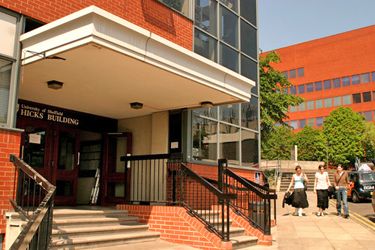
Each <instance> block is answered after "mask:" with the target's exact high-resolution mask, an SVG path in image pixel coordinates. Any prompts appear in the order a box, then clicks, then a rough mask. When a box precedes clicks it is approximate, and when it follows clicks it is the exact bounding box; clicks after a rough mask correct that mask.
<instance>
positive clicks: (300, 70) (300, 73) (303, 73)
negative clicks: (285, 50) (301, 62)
mask: <svg viewBox="0 0 375 250" xmlns="http://www.w3.org/2000/svg"><path fill="white" fill-rule="evenodd" d="M297 75H298V77H302V76H304V75H305V69H304V68H298V69H297Z"/></svg>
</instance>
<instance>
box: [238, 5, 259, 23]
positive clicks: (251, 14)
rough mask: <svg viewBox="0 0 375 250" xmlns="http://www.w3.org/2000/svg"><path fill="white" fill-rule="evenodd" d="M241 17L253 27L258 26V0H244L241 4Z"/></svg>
mask: <svg viewBox="0 0 375 250" xmlns="http://www.w3.org/2000/svg"><path fill="white" fill-rule="evenodd" d="M240 3H241V16H242V17H243V18H245V19H246V20H247V21H249V22H250V23H252V24H253V25H255V26H256V25H257V18H256V13H257V12H256V8H257V6H256V0H245V1H244V0H242V1H241V2H240Z"/></svg>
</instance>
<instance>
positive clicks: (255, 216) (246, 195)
mask: <svg viewBox="0 0 375 250" xmlns="http://www.w3.org/2000/svg"><path fill="white" fill-rule="evenodd" d="M226 164H227V163H226V161H225V160H224V161H221V162H220V161H219V183H218V185H219V187H220V186H222V188H223V191H224V193H232V194H235V195H236V199H234V200H231V203H230V205H231V207H232V208H233V210H234V211H235V212H236V213H237V214H238V215H240V216H242V217H243V218H245V219H246V220H247V221H249V223H251V224H252V225H253V226H254V227H255V228H258V229H259V230H261V231H262V232H263V233H264V234H266V235H270V234H271V200H273V201H274V209H273V210H274V218H275V219H276V199H277V195H276V193H275V190H271V189H269V188H266V187H264V186H262V185H259V184H257V183H255V182H252V181H249V180H247V179H245V178H243V177H241V176H239V175H237V174H235V173H234V172H232V171H231V170H229V169H228V168H226ZM220 171H221V172H222V180H221V179H220ZM221 182H222V183H221Z"/></svg>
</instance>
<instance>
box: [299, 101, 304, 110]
mask: <svg viewBox="0 0 375 250" xmlns="http://www.w3.org/2000/svg"><path fill="white" fill-rule="evenodd" d="M298 110H299V111H305V103H304V102H303V103H301V104H300V105H299V106H298Z"/></svg>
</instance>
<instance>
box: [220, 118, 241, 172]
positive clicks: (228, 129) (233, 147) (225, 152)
mask: <svg viewBox="0 0 375 250" xmlns="http://www.w3.org/2000/svg"><path fill="white" fill-rule="evenodd" d="M239 132H240V129H239V128H238V127H234V126H231V125H228V124H222V123H221V124H220V131H219V157H220V158H225V159H228V163H229V164H236V165H240V141H239V138H238V135H239Z"/></svg>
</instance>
